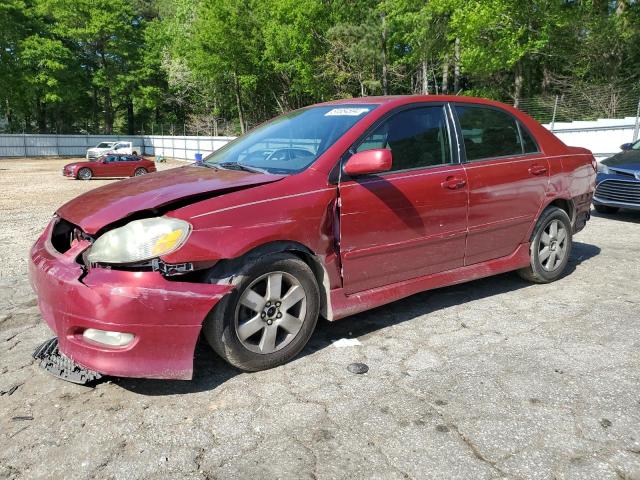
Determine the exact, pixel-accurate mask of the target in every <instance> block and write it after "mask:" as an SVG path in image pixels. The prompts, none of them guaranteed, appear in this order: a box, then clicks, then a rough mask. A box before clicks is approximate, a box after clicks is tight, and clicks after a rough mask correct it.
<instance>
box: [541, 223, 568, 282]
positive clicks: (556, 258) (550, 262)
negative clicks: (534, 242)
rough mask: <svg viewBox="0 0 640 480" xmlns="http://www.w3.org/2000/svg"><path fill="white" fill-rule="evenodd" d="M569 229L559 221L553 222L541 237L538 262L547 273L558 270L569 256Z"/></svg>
mask: <svg viewBox="0 0 640 480" xmlns="http://www.w3.org/2000/svg"><path fill="white" fill-rule="evenodd" d="M567 238H568V235H567V229H566V227H565V226H564V224H563V223H562V222H561V221H560V220H557V219H553V220H551V221H550V222H549V223H548V225H547V226H546V227H545V229H544V230H543V231H542V235H541V236H540V244H539V245H538V260H539V261H540V265H542V268H543V269H545V270H546V271H547V272H552V271H554V270H556V269H557V268H558V267H559V266H560V265H561V264H562V261H563V260H564V257H565V256H566V254H567Z"/></svg>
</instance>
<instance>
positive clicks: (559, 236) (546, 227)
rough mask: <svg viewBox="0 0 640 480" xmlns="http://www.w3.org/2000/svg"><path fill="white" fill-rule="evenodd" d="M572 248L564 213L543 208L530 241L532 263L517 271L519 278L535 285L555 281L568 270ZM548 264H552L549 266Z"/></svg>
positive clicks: (568, 224) (568, 225)
mask: <svg viewBox="0 0 640 480" xmlns="http://www.w3.org/2000/svg"><path fill="white" fill-rule="evenodd" d="M554 226H555V227H554ZM554 230H555V232H556V233H555V235H554V234H553V232H554ZM561 232H564V233H561ZM572 246H573V236H572V233H571V220H570V219H569V215H567V212H565V211H564V210H562V209H561V208H558V207H549V208H546V209H545V210H544V211H543V212H542V214H541V215H540V218H539V219H538V221H537V222H536V227H535V228H534V230H533V235H532V237H531V248H530V252H531V253H530V258H531V263H530V265H529V266H528V267H526V268H523V269H521V270H518V274H519V275H520V276H521V277H522V278H524V279H525V280H528V281H530V282H534V283H550V282H553V281H555V280H557V279H558V278H560V277H561V276H562V273H563V272H564V270H565V268H566V267H567V263H568V262H569V256H570V255H571V248H572ZM550 262H553V264H552V265H550Z"/></svg>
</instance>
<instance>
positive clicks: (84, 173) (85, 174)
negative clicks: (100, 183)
mask: <svg viewBox="0 0 640 480" xmlns="http://www.w3.org/2000/svg"><path fill="white" fill-rule="evenodd" d="M91 177H93V172H92V171H91V170H90V169H88V168H81V169H80V171H78V179H80V180H91Z"/></svg>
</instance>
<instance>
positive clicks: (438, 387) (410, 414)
mask: <svg viewBox="0 0 640 480" xmlns="http://www.w3.org/2000/svg"><path fill="white" fill-rule="evenodd" d="M64 163H65V161H63V160H29V161H26V160H24V159H20V160H2V161H0V188H2V191H3V196H2V198H0V216H1V218H2V220H3V221H2V226H3V229H2V232H1V233H0V259H1V260H2V261H1V262H0V478H1V479H14V478H16V479H18V478H20V479H23V478H24V479H32V478H54V479H58V478H78V479H85V478H87V479H88V478H101V479H103V478H117V479H120V478H122V479H136V478H145V479H146V478H153V479H163V478H167V479H178V478H188V479H191V478H193V479H214V478H220V479H229V478H265V479H266V478H303V479H304V478H309V479H334V478H336V479H339V478H349V479H359V478H362V479H365V478H366V479H385V480H386V479H396V478H397V479H406V478H416V479H422V478H425V479H426V478H429V479H431V478H442V479H452V478H463V479H485V478H486V479H491V478H510V479H511V478H513V479H552V478H553V479H580V480H583V479H598V480H601V479H609V478H611V479H627V480H630V479H640V388H639V387H640V329H639V328H638V327H639V322H640V319H639V317H640V315H639V314H640V305H639V297H638V287H639V286H640V213H631V212H628V213H625V212H622V213H620V214H618V215H615V216H609V217H604V216H599V215H597V214H596V215H594V217H593V218H592V220H591V221H590V222H589V224H588V226H587V228H586V230H585V231H583V232H581V233H580V234H578V235H577V236H576V237H575V239H574V241H575V242H576V243H575V245H574V250H573V253H572V256H571V260H570V265H569V269H568V270H569V273H568V274H567V275H566V276H565V277H563V278H562V279H561V280H559V281H558V282H556V283H554V284H550V285H530V284H528V283H526V282H524V281H523V280H520V279H519V277H517V275H515V274H505V275H500V276H497V277H493V278H488V279H483V280H479V281H475V282H471V283H467V284H462V285H458V286H455V287H449V288H443V289H439V290H434V291H431V292H426V293H422V294H418V295H415V296H413V297H410V298H408V299H405V300H402V301H399V302H396V303H393V304H391V305H388V306H385V307H382V308H378V309H375V310H373V311H370V312H367V313H363V314H359V315H356V316H353V317H350V318H347V319H344V320H341V321H339V322H336V323H333V324H331V323H329V322H321V323H320V324H319V327H318V330H317V331H316V333H315V334H314V337H313V338H312V341H311V343H310V345H309V346H308V347H307V348H306V349H305V350H304V352H303V354H302V355H301V356H300V357H298V358H297V359H296V360H295V361H293V362H292V363H290V364H288V365H285V366H282V367H279V368H276V369H273V370H269V371H265V372H259V373H252V374H245V373H239V372H238V371H236V370H233V369H232V368H231V367H229V366H227V365H226V364H225V363H223V362H222V361H221V360H220V359H218V358H217V357H216V356H215V354H214V353H213V352H212V351H211V350H210V349H209V348H208V347H207V346H205V345H201V346H199V348H198V350H197V355H196V375H195V379H194V380H193V381H191V382H180V381H175V382H168V381H154V380H132V379H116V378H114V379H111V380H110V381H106V382H103V383H100V384H98V385H97V386H95V388H89V387H84V386H78V385H73V384H70V383H66V382H63V381H61V380H58V379H56V378H54V377H52V376H50V375H48V374H47V373H46V372H44V371H41V370H40V369H39V368H38V367H37V366H36V365H34V364H33V361H32V359H31V357H30V354H31V353H32V351H33V350H34V349H35V347H36V346H37V345H38V344H40V343H41V342H43V341H45V340H47V339H48V338H50V337H51V336H52V334H51V332H50V331H49V330H48V328H47V327H46V325H45V324H44V323H43V322H42V320H41V317H40V314H39V312H38V309H37V306H36V300H35V296H34V294H33V293H32V292H31V290H30V287H29V284H28V281H27V278H26V261H25V260H24V259H25V258H26V255H27V250H28V248H29V246H30V244H31V243H32V242H33V241H34V240H35V237H36V235H37V234H38V233H39V232H40V231H41V230H42V228H43V227H44V225H45V223H46V222H47V221H48V218H49V217H50V215H51V213H52V212H53V211H54V210H55V208H56V207H58V206H59V205H60V204H61V203H63V202H64V201H65V200H66V199H68V198H71V197H73V196H75V195H77V194H78V193H80V192H81V191H84V190H86V189H90V188H95V187H96V186H98V185H100V184H104V183H103V182H98V181H96V182H74V181H71V180H67V179H63V178H62V177H61V176H60V169H61V167H62V165H63V164H64ZM168 166H174V165H168ZM340 338H357V339H358V340H359V341H360V343H361V345H360V346H353V347H346V348H337V347H335V346H333V345H332V341H333V340H336V339H340ZM353 362H362V363H365V364H367V365H368V366H369V371H368V372H367V373H366V374H364V375H354V374H352V373H350V372H349V371H348V370H347V366H348V365H349V364H351V363H353Z"/></svg>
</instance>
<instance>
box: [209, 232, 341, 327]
mask: <svg viewBox="0 0 640 480" xmlns="http://www.w3.org/2000/svg"><path fill="white" fill-rule="evenodd" d="M273 253H290V254H292V255H295V256H296V257H298V258H299V259H300V260H302V261H303V262H304V263H306V264H307V265H308V266H309V268H310V269H311V271H312V272H313V275H314V277H315V279H316V282H317V284H318V289H319V291H320V315H322V316H323V317H324V318H326V319H328V320H331V319H332V318H333V313H332V309H331V302H330V286H329V275H328V273H327V270H326V268H325V266H324V264H323V262H322V260H321V259H320V257H319V256H318V255H316V254H315V253H314V252H313V251H312V250H311V249H310V248H309V247H307V246H306V245H303V244H302V243H299V242H296V241H290V240H278V241H272V242H268V243H264V244H262V245H259V246H257V247H254V248H252V249H251V250H249V251H247V252H245V253H243V254H242V255H240V256H239V257H236V258H232V259H224V260H220V261H218V262H217V263H216V264H215V265H214V266H213V267H211V269H210V272H209V278H212V279H217V280H218V281H220V282H222V281H225V280H226V279H228V278H230V277H233V275H234V274H235V273H236V272H238V271H240V268H241V267H242V266H243V265H245V264H246V263H247V262H251V261H253V260H255V259H258V258H261V257H263V256H265V255H269V254H273Z"/></svg>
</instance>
